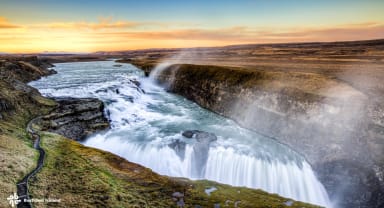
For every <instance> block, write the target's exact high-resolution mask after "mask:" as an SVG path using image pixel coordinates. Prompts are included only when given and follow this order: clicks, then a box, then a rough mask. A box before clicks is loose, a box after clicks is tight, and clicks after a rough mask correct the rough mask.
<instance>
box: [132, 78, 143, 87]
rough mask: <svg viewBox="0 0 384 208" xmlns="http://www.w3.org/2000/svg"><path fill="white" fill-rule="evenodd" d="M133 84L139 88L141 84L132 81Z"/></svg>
mask: <svg viewBox="0 0 384 208" xmlns="http://www.w3.org/2000/svg"><path fill="white" fill-rule="evenodd" d="M131 82H132V83H133V84H135V85H136V86H137V87H140V85H141V83H140V82H139V81H137V80H135V79H133V80H131Z"/></svg>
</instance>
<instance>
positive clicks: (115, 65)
mask: <svg viewBox="0 0 384 208" xmlns="http://www.w3.org/2000/svg"><path fill="white" fill-rule="evenodd" d="M113 66H114V67H122V66H123V65H122V64H114V65H113Z"/></svg>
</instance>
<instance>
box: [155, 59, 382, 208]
mask: <svg viewBox="0 0 384 208" xmlns="http://www.w3.org/2000/svg"><path fill="white" fill-rule="evenodd" d="M156 74H157V77H156V79H157V80H158V81H159V82H160V83H161V84H163V85H164V86H165V87H166V88H167V89H168V90H169V91H171V92H174V93H177V94H180V95H182V96H184V97H186V98H188V99H190V100H192V101H194V102H196V103H198V104H199V105H201V106H202V107H204V108H207V109H209V110H212V111H214V112H216V113H218V114H221V115H223V116H226V117H229V118H231V119H233V120H235V121H236V122H238V123H239V124H241V125H242V126H244V127H246V128H249V129H252V130H254V131H256V132H259V133H261V134H263V135H266V136H269V137H271V138H273V139H276V140H278V141H279V142H281V143H283V144H286V145H288V146H289V147H291V148H292V149H294V150H296V151H297V152H299V153H301V154H302V155H303V156H304V157H305V158H306V159H307V160H308V161H309V162H310V163H311V164H312V166H313V168H314V169H315V171H316V173H317V175H318V177H319V179H320V180H321V181H322V183H323V184H324V186H325V187H326V189H327V190H328V193H329V194H330V195H331V198H332V200H333V201H334V202H336V203H337V206H338V207H382V206H383V205H384V195H383V193H384V191H383V184H384V180H383V177H384V175H383V167H384V166H383V164H384V163H383V162H384V156H383V150H384V125H383V124H384V119H383V109H384V108H383V106H382V105H381V103H379V102H374V101H372V99H371V98H370V97H369V96H367V95H366V94H364V93H362V92H361V91H359V90H357V89H355V88H353V87H352V86H350V85H348V84H347V83H345V82H343V81H340V80H338V79H335V78H330V77H327V76H324V75H319V74H313V73H303V72H278V71H275V72H271V71H263V70H247V69H243V68H235V67H218V66H208V65H189V64H174V65H171V66H168V67H166V68H164V69H162V70H161V71H160V73H156Z"/></svg>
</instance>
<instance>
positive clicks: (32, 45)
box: [0, 0, 384, 53]
mask: <svg viewBox="0 0 384 208" xmlns="http://www.w3.org/2000/svg"><path fill="white" fill-rule="evenodd" d="M380 38H384V1H383V0H364V1H363V0H321V1H320V0H237V1H235V0H233V1H228V0H220V1H215V0H211V1H208V0H205V1H203V0H188V1H185V0H168V1H161V0H157V1H156V0H154V1H148V0H134V1H131V0H116V1H112V0H109V1H108V0H66V1H55V0H0V52H10V53H24V52H44V51H49V52H61V51H66V52H95V51H118V50H132V49H144V48H184V47H204V46H224V45H234V44H249V43H285V42H314V41H315V42H318V41H321V42H324V41H344V40H345V41H349V40H367V39H380Z"/></svg>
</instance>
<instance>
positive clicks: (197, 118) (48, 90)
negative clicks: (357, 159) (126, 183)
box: [30, 61, 331, 207]
mask: <svg viewBox="0 0 384 208" xmlns="http://www.w3.org/2000/svg"><path fill="white" fill-rule="evenodd" d="M113 65H114V62H113V61H103V62H81V63H62V64H57V66H56V68H55V70H57V71H58V74H55V75H52V76H49V77H45V78H42V79H41V80H38V81H34V82H32V83H30V84H31V85H32V86H34V87H36V88H37V89H39V91H40V92H41V93H42V94H44V95H47V96H68V97H96V98H99V99H101V100H103V101H104V103H105V104H106V114H107V115H108V117H109V119H110V121H111V126H112V128H111V129H110V130H109V131H107V132H104V133H102V134H96V135H94V136H92V137H90V138H88V139H87V140H86V141H85V142H84V144H85V145H88V146H92V147H96V148H99V149H103V150H107V151H110V152H113V153H115V154H117V155H120V156H122V157H124V158H126V159H127V160H129V161H132V162H135V163H139V164H141V165H144V166H146V167H149V168H151V169H153V170H154V171H156V172H158V173H160V174H164V175H169V176H178V177H188V178H193V179H196V178H205V179H209V180H214V181H218V182H221V183H226V184H231V185H236V186H247V187H251V188H260V189H263V190H265V191H268V192H271V193H277V194H279V195H282V196H285V197H289V198H293V199H296V200H300V201H304V202H310V203H314V204H318V205H323V206H327V207H330V206H331V205H330V202H329V198H328V196H327V192H326V191H325V189H324V187H323V185H322V184H321V183H320V182H319V181H318V180H317V178H316V176H315V174H314V173H313V171H312V169H311V167H310V165H309V164H308V163H307V162H306V161H305V160H304V159H303V158H302V157H301V156H300V155H298V154H297V153H295V152H294V151H292V150H290V149H289V148H287V147H286V146H284V145H281V144H279V143H277V142H276V141H274V140H272V139H269V138H265V137H263V136H261V135H259V134H256V133H255V132H252V131H249V130H246V129H243V128H241V127H239V126H238V125H237V124H236V123H234V122H233V121H231V120H229V119H226V118H223V117H220V116H219V115H217V114H214V113H212V112H209V111H207V110H205V109H203V108H200V107H199V106H198V105H196V104H195V103H192V102H190V101H188V100H186V99H184V98H183V97H180V96H177V95H174V94H171V93H167V92H166V91H165V90H164V89H162V88H161V87H159V86H157V85H155V84H153V82H152V80H150V79H148V78H145V77H144V76H143V72H141V71H140V70H138V69H137V68H135V67H133V66H131V65H129V64H123V66H122V67H113ZM158 70H161V69H158ZM133 80H138V81H140V83H141V84H140V86H137V85H136V84H135V81H133ZM193 129H198V130H203V131H208V132H212V133H214V134H215V135H217V137H218V140H217V141H215V142H213V143H211V144H210V147H209V151H208V158H206V162H205V164H204V165H203V166H204V167H195V166H196V165H195V163H194V162H193V161H194V160H196V159H197V158H196V154H194V151H195V150H194V145H195V144H196V141H195V140H194V139H187V138H184V137H183V136H182V135H181V133H182V132H183V131H185V130H193ZM175 144H176V146H177V145H180V144H181V145H180V146H178V148H175ZM196 168H201V169H202V170H203V171H202V172H201V174H200V175H196V174H195V171H194V170H195V169H196Z"/></svg>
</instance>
